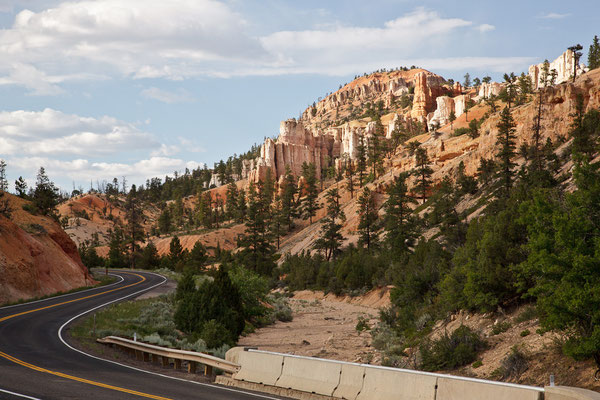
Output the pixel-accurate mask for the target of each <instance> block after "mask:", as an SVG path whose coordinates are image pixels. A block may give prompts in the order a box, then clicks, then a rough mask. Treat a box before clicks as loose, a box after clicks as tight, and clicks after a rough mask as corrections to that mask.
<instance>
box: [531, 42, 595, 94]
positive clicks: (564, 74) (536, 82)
mask: <svg viewBox="0 0 600 400" xmlns="http://www.w3.org/2000/svg"><path fill="white" fill-rule="evenodd" d="M574 66H575V58H574V56H573V52H572V51H571V50H567V51H565V52H564V53H562V54H561V55H560V56H558V58H557V59H556V60H554V61H552V62H551V63H550V68H549V70H550V71H552V70H555V71H556V81H555V82H554V83H556V84H558V83H563V82H567V81H568V80H570V79H572V78H573V71H574ZM543 68H544V63H540V64H535V65H531V66H529V69H528V73H529V76H530V77H531V81H532V82H533V88H534V89H538V88H539V87H540V86H543V83H542V71H543ZM586 71H587V68H586V67H585V65H583V64H579V65H578V66H577V75H581V74H583V73H585V72H586Z"/></svg>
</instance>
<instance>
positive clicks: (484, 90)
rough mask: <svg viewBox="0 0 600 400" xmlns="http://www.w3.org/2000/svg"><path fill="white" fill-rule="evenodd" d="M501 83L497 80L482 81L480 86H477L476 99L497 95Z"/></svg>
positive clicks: (500, 89)
mask: <svg viewBox="0 0 600 400" xmlns="http://www.w3.org/2000/svg"><path fill="white" fill-rule="evenodd" d="M502 87H503V85H502V84H500V83H498V82H490V83H485V82H483V83H482V84H481V86H479V92H478V93H477V98H478V99H487V98H489V97H491V96H498V94H500V92H501V91H502Z"/></svg>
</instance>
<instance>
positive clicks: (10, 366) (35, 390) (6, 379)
mask: <svg viewBox="0 0 600 400" xmlns="http://www.w3.org/2000/svg"><path fill="white" fill-rule="evenodd" d="M114 273H116V274H117V275H119V276H120V277H121V278H122V280H120V281H119V282H117V283H114V284H112V285H109V286H103V287H99V288H95V289H91V290H86V291H82V292H78V293H73V294H68V295H64V296H59V297H53V298H50V299H47V300H42V301H36V302H31V303H26V304H21V305H17V306H10V307H3V308H0V399H23V398H30V399H43V400H51V399H89V400H96V399H97V400H114V399H137V400H140V399H148V398H150V399H157V400H164V399H207V400H208V399H211V400H219V399H244V400H250V399H255V400H256V399H277V397H273V396H268V395H262V394H256V393H250V392H244V391H240V390H237V389H230V388H226V387H223V386H218V385H212V384H205V383H197V382H192V381H185V380H180V379H176V378H169V377H167V376H163V375H159V374H153V373H149V372H144V371H141V370H137V369H134V368H130V367H126V366H123V365H120V364H117V363H114V362H110V361H105V360H101V359H98V358H95V357H92V356H89V355H86V354H85V353H82V352H80V351H79V350H75V349H73V348H71V347H70V346H68V345H67V343H66V342H64V340H63V338H62V336H63V335H62V333H63V331H64V326H66V325H67V324H68V323H69V322H70V321H72V320H73V319H75V318H77V317H78V316H80V315H82V314H85V313H87V312H90V311H92V310H94V309H97V308H100V307H102V306H104V305H106V304H109V303H113V302H115V301H120V300H124V299H127V298H132V297H134V296H136V295H138V294H140V293H142V292H145V291H148V290H150V289H152V288H153V287H156V286H159V285H161V284H162V283H164V282H165V279H164V278H163V277H161V276H159V275H155V274H151V273H147V272H135V273H133V272H124V271H115V272H114Z"/></svg>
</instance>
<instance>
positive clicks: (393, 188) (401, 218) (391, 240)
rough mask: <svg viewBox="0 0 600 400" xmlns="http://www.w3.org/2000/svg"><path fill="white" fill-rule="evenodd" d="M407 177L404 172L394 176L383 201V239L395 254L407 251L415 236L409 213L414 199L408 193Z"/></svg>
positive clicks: (414, 227) (413, 224)
mask: <svg viewBox="0 0 600 400" xmlns="http://www.w3.org/2000/svg"><path fill="white" fill-rule="evenodd" d="M407 178H408V173H406V172H404V173H401V174H400V175H399V176H397V177H395V178H394V182H393V183H392V185H390V187H389V188H388V199H387V200H386V202H385V203H384V208H385V217H384V228H385V233H386V235H385V241H386V243H387V245H388V247H389V248H390V249H391V250H392V252H393V253H394V254H395V255H396V256H399V255H401V254H405V253H406V252H408V250H409V248H410V247H411V246H412V244H413V241H414V239H415V237H416V226H415V221H414V218H413V217H412V215H411V214H412V210H411V204H414V203H415V200H414V199H413V198H412V197H411V196H409V194H408V186H407V185H406V179H407Z"/></svg>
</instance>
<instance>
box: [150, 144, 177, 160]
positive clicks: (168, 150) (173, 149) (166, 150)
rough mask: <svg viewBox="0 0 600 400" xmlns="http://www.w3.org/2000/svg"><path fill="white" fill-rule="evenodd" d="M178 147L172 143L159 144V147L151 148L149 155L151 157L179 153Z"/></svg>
mask: <svg viewBox="0 0 600 400" xmlns="http://www.w3.org/2000/svg"><path fill="white" fill-rule="evenodd" d="M179 151H180V150H179V147H177V146H174V145H166V144H164V143H163V144H161V145H160V148H159V149H157V150H153V151H152V152H151V153H150V155H151V156H152V157H159V156H166V157H168V156H172V155H175V154H177V153H179Z"/></svg>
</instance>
